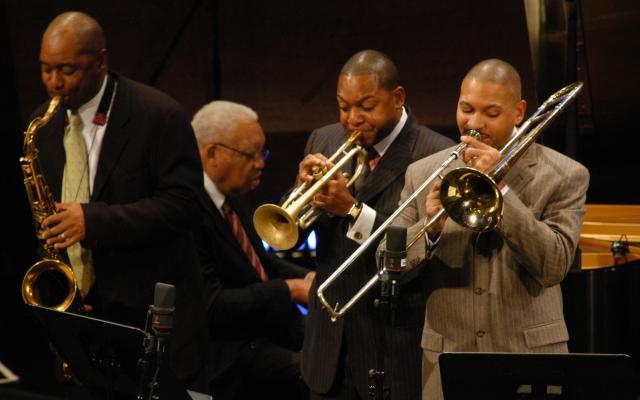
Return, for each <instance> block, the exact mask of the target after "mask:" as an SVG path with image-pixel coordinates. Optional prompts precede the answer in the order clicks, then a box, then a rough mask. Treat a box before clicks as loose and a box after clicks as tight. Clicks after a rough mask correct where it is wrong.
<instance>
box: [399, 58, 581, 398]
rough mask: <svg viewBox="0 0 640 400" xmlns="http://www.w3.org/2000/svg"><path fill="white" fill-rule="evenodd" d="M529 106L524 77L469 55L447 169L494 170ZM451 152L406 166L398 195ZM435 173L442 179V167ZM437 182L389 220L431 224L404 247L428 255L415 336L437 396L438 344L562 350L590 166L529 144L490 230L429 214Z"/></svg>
mask: <svg viewBox="0 0 640 400" xmlns="http://www.w3.org/2000/svg"><path fill="white" fill-rule="evenodd" d="M525 108H526V102H525V101H524V100H522V98H521V85H520V77H519V75H518V73H517V71H516V70H515V69H514V68H513V67H512V66H511V65H510V64H508V63H506V62H504V61H501V60H496V59H489V60H485V61H482V62H480V63H479V64H477V65H475V66H474V67H473V68H472V69H471V70H470V71H469V72H468V73H467V75H466V76H465V78H464V80H463V81H462V85H461V87H460V97H459V100H458V108H457V113H456V119H457V124H458V128H459V130H460V133H461V135H462V138H461V140H462V141H463V142H464V143H466V144H467V148H466V150H465V151H464V153H463V156H462V159H461V160H458V161H455V162H453V163H451V164H450V167H448V169H450V168H452V167H461V166H464V165H466V166H468V167H472V168H475V169H477V170H479V171H481V172H484V173H490V172H491V171H493V170H494V168H495V167H496V165H497V164H498V162H499V161H500V160H501V159H502V160H504V159H506V158H508V157H507V156H508V155H509V154H503V153H502V152H499V151H498V149H502V148H503V146H504V145H505V144H506V143H507V142H508V140H509V139H510V137H511V136H512V134H514V132H516V130H515V126H516V125H517V124H519V123H520V122H522V120H523V117H524V113H525ZM471 130H475V131H477V132H479V133H480V134H481V136H480V139H479V140H478V139H474V138H472V137H470V136H469V135H467V133H468V132H470V131H471ZM450 154H451V149H448V150H445V151H441V152H439V153H437V154H434V155H432V156H430V157H427V158H425V159H422V160H420V161H418V162H416V163H414V164H412V165H411V166H409V168H408V169H407V174H406V178H405V182H406V183H405V187H404V189H403V191H402V199H406V198H407V197H409V196H411V194H412V193H413V192H414V191H415V188H416V187H418V186H419V185H421V184H422V183H423V182H425V181H426V179H427V177H428V176H429V175H430V174H432V172H433V171H434V170H436V168H437V167H438V165H440V164H441V163H442V161H443V160H445V159H446V158H447V157H448V156H449V155H450ZM440 176H441V177H442V176H444V177H445V181H446V171H443V172H442V174H440ZM434 182H435V183H434V184H433V185H432V186H431V188H430V189H429V188H427V190H425V191H424V192H423V193H421V194H420V195H418V196H417V197H415V199H414V200H413V201H412V202H410V203H409V204H408V205H407V206H406V208H405V209H404V210H403V211H402V213H401V214H400V216H399V217H398V219H396V221H395V222H394V224H396V225H402V226H407V227H408V234H407V237H408V238H412V237H414V234H415V232H417V231H420V230H422V229H423V228H424V226H425V225H426V224H428V223H430V224H431V226H430V227H429V229H428V236H427V237H425V238H422V237H421V238H420V239H419V240H417V241H416V242H415V246H411V247H410V248H409V249H408V256H407V260H408V262H409V264H410V265H412V264H417V263H420V262H422V261H423V260H425V259H426V260H427V261H426V264H425V265H423V266H424V275H425V276H426V278H425V280H426V282H428V288H427V295H428V298H427V303H426V304H427V305H426V314H425V320H424V330H423V333H422V343H421V345H422V349H423V382H422V383H423V392H422V398H423V399H428V400H436V399H441V398H442V397H443V393H442V388H441V381H440V371H439V365H438V356H439V355H440V354H441V353H442V352H445V351H447V352H450V351H467V352H470V351H478V352H567V341H568V339H569V336H568V332H567V327H566V325H565V321H564V317H563V312H562V294H561V291H560V282H561V281H562V280H563V279H564V277H565V276H566V274H567V272H568V271H569V268H570V266H571V264H572V262H573V258H574V255H575V250H576V246H577V243H578V239H579V235H580V227H581V224H582V219H583V215H584V212H585V206H584V203H585V198H586V191H587V187H588V183H589V173H588V171H587V170H586V168H585V167H583V166H582V165H581V164H579V163H577V162H576V161H574V160H572V159H570V158H568V157H566V156H564V155H562V154H560V153H558V152H556V151H554V150H551V149H549V148H547V147H544V146H542V145H539V144H535V143H533V144H531V145H530V147H528V148H526V149H525V150H524V152H523V153H522V154H521V155H520V158H519V161H518V162H517V163H516V164H515V165H514V166H513V167H512V168H511V170H510V172H509V173H508V174H507V175H506V177H505V179H504V180H502V181H501V182H500V184H499V186H498V187H499V188H500V192H501V193H502V199H503V209H502V210H503V211H502V216H501V220H500V222H498V224H497V226H496V227H495V229H492V230H489V231H486V232H476V231H473V230H471V229H466V228H463V227H462V226H460V225H458V224H456V223H455V222H454V221H453V220H452V218H453V213H451V214H450V215H449V216H450V217H449V218H446V217H445V218H440V219H437V220H434V221H432V219H434V218H436V217H435V215H436V213H438V212H439V211H440V210H441V209H442V207H443V205H442V203H441V199H442V197H441V194H440V185H441V183H442V181H440V179H436V180H435V181H434ZM442 184H444V183H442ZM402 203H404V201H402ZM428 221H431V222H428ZM408 240H409V239H408ZM409 241H410V240H409Z"/></svg>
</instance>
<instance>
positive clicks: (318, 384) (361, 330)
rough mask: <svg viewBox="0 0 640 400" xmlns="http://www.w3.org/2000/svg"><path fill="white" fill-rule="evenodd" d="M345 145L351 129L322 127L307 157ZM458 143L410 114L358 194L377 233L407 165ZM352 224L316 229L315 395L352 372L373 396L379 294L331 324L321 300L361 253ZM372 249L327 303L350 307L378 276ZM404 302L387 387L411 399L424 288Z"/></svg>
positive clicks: (308, 353)
mask: <svg viewBox="0 0 640 400" xmlns="http://www.w3.org/2000/svg"><path fill="white" fill-rule="evenodd" d="M345 139H346V135H345V131H344V129H343V128H342V126H341V125H340V124H333V125H329V126H326V127H323V128H321V129H318V130H316V131H314V132H312V134H311V136H310V137H309V140H308V142H307V147H306V149H305V154H308V153H322V154H324V155H326V156H330V155H331V154H333V153H334V152H335V150H336V149H337V148H338V147H339V146H340V145H341V144H342V143H343V142H344V140H345ZM452 144H453V141H451V140H450V139H448V138H446V137H444V136H442V135H440V134H438V133H436V132H434V131H432V130H430V129H428V128H426V127H424V126H421V125H419V124H418V123H417V122H416V121H415V119H414V118H413V117H412V116H411V114H410V113H409V118H408V120H407V122H406V123H405V126H404V127H403V129H402V131H401V132H400V134H399V135H398V137H397V138H396V139H395V140H394V142H393V143H392V144H391V146H390V147H389V149H388V150H387V151H386V152H385V154H384V156H383V157H382V158H381V159H380V162H379V163H378V165H377V167H376V169H375V170H374V171H373V172H372V173H371V174H369V175H368V176H367V177H366V178H365V180H364V182H363V184H362V186H361V187H360V188H359V190H358V193H357V194H356V197H357V198H358V199H359V200H360V201H362V202H364V203H366V204H367V205H368V206H370V207H372V208H374V209H375V210H376V212H377V216H376V222H375V226H374V229H375V228H376V227H377V226H379V225H380V223H382V222H383V221H384V220H385V219H386V218H387V216H388V215H390V214H391V213H392V212H393V211H394V210H395V208H396V207H397V204H398V199H399V198H400V191H401V190H402V187H403V185H404V173H405V171H406V168H407V166H408V165H409V164H410V163H411V162H413V161H416V160H419V159H420V158H422V157H426V156H427V155H429V154H433V153H435V152H437V151H439V150H442V149H444V148H447V147H449V146H451V145H452ZM348 222H349V221H348V218H337V217H334V218H329V217H328V216H326V215H323V216H322V217H321V218H318V220H317V222H316V224H315V227H314V228H315V229H316V231H317V236H318V249H317V257H316V265H317V267H316V277H315V281H314V283H313V285H312V288H311V296H310V299H309V315H308V319H307V322H306V326H305V339H304V346H303V352H302V373H303V376H304V379H305V382H306V383H307V384H308V385H309V387H310V388H311V390H312V391H314V392H316V393H326V392H327V391H329V390H330V389H331V387H332V385H333V384H334V382H335V381H336V380H337V377H339V376H340V375H344V374H345V371H346V370H347V373H348V374H349V375H350V376H351V380H352V381H353V383H354V384H355V386H356V387H357V389H358V392H359V394H360V396H361V397H362V398H367V387H368V386H369V385H370V384H371V381H370V379H369V375H368V371H369V369H370V368H375V367H376V354H377V349H378V347H377V345H378V342H377V341H376V335H377V333H378V328H379V326H380V324H379V321H378V314H379V312H378V311H377V309H375V308H374V306H373V300H374V298H375V297H376V296H377V295H379V293H380V290H379V289H375V288H374V289H372V290H371V291H370V292H369V294H368V295H367V296H365V297H364V298H362V299H360V301H359V302H358V303H357V304H356V305H355V306H354V307H353V308H352V309H351V310H349V312H348V313H347V314H346V315H345V316H344V317H343V318H341V319H339V320H338V321H337V322H331V320H330V319H329V316H328V314H327V313H326V312H325V311H324V310H323V309H322V308H321V305H320V304H319V301H318V300H317V297H316V290H317V287H318V285H319V283H321V282H324V281H325V279H326V278H327V277H328V276H329V275H330V274H331V273H332V272H333V271H334V270H335V269H336V268H337V267H338V266H339V265H340V264H342V262H343V261H344V260H345V259H346V258H347V257H348V256H349V255H350V254H351V253H353V251H355V249H356V248H357V247H358V244H357V243H356V242H353V241H351V240H350V239H347V238H346V236H345V233H346V231H347V226H348ZM369 250H370V251H368V252H365V254H363V255H362V256H361V257H360V259H359V260H357V261H356V262H355V263H354V264H353V265H352V266H351V268H350V269H349V270H348V272H347V273H345V274H344V275H343V277H342V278H341V279H338V280H336V282H335V284H334V285H333V287H332V288H330V290H328V291H327V292H326V293H325V294H326V296H327V299H331V300H335V301H340V302H341V303H342V304H344V302H345V301H346V300H348V299H349V298H351V296H353V295H354V294H355V293H356V291H357V289H359V288H360V287H361V286H362V285H363V284H364V283H365V282H366V281H367V280H369V278H371V277H372V276H373V274H374V273H375V271H376V266H375V255H374V253H375V250H376V246H375V245H374V246H372V247H371V248H370V249H369ZM398 304H399V305H398V310H397V313H396V314H397V317H396V325H395V326H394V328H393V332H392V333H393V339H392V343H389V342H386V343H384V344H383V345H384V346H385V347H386V355H387V358H388V357H389V356H391V355H392V356H393V359H392V360H391V359H385V370H386V372H387V374H388V376H387V377H386V383H389V382H391V384H392V385H393V386H392V387H391V393H392V398H394V399H412V398H417V397H419V395H420V331H421V326H422V318H423V317H424V291H423V289H422V287H421V282H416V283H415V284H414V285H413V286H406V287H403V288H402V289H401V290H400V298H399V299H398ZM388 333H391V332H390V331H388ZM341 352H342V355H343V357H342V358H341ZM392 352H393V353H392ZM344 354H346V358H347V360H346V362H345V358H344ZM338 379H339V378H338Z"/></svg>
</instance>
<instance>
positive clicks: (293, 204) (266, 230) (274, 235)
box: [253, 130, 366, 250]
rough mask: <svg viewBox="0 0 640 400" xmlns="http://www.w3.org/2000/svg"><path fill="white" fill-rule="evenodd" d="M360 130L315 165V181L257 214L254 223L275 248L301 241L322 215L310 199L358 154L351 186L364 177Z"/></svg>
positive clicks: (260, 234)
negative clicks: (302, 232) (362, 175)
mask: <svg viewBox="0 0 640 400" xmlns="http://www.w3.org/2000/svg"><path fill="white" fill-rule="evenodd" d="M360 135H361V132H360V131H357V130H356V131H353V132H351V134H350V135H349V137H348V138H347V140H346V141H345V142H344V143H343V144H342V145H341V146H340V148H338V150H336V151H335V153H333V155H332V156H331V157H330V158H329V159H328V160H327V166H326V167H324V168H320V167H318V166H314V168H313V171H312V175H313V181H312V182H310V183H309V182H304V183H303V184H301V185H299V186H298V187H297V188H296V189H294V190H293V192H291V194H290V195H289V196H288V197H287V199H286V200H285V201H284V202H283V203H282V205H280V206H278V205H276V204H263V205H261V206H260V207H258V208H257V209H256V211H255V213H254V214H253V225H254V226H255V228H256V231H257V232H258V235H259V236H260V237H261V238H262V240H264V241H265V242H267V243H268V244H269V245H270V246H271V247H274V248H277V249H282V250H288V249H290V248H292V247H293V246H295V245H296V243H297V242H298V238H299V234H300V230H305V229H307V228H308V227H309V226H311V224H313V222H314V221H315V220H316V219H317V218H318V217H319V216H320V215H321V210H318V209H317V208H315V207H313V206H312V205H311V204H310V202H311V200H312V199H313V196H315V194H316V193H318V192H319V191H320V190H321V189H322V187H323V186H324V185H325V184H326V183H327V182H328V181H329V180H330V179H331V178H332V177H333V176H334V175H335V174H336V173H337V172H338V171H339V170H341V169H342V168H343V167H344V165H345V164H346V163H347V162H349V161H351V159H352V158H354V157H356V163H357V164H356V170H355V171H354V173H353V175H351V176H349V175H348V174H346V173H344V175H345V177H346V178H347V179H348V181H347V187H350V186H351V185H352V184H353V183H354V182H355V181H356V180H357V179H358V177H360V175H361V174H362V172H363V170H364V166H365V162H366V161H365V159H366V152H365V150H364V149H363V148H362V146H360V145H358V144H357V143H356V140H357V139H358V138H359V137H360Z"/></svg>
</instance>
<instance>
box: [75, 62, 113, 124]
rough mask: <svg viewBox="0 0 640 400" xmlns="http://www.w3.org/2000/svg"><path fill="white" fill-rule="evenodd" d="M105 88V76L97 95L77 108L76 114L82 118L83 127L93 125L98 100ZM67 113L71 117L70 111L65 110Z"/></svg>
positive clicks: (98, 103)
mask: <svg viewBox="0 0 640 400" xmlns="http://www.w3.org/2000/svg"><path fill="white" fill-rule="evenodd" d="M106 87H107V76H106V75H105V77H104V79H103V81H102V86H101V87H100V90H99V91H98V93H96V95H95V96H93V97H92V98H91V100H89V101H87V102H86V103H84V104H83V105H81V106H80V107H78V114H79V115H80V118H82V124H83V126H89V125H90V124H93V117H94V116H95V115H96V111H98V106H99V105H100V99H101V98H102V95H103V94H104V91H105V89H106ZM67 113H69V115H71V110H67Z"/></svg>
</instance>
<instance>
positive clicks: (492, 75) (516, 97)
mask: <svg viewBox="0 0 640 400" xmlns="http://www.w3.org/2000/svg"><path fill="white" fill-rule="evenodd" d="M464 80H465V81H466V80H475V81H478V82H482V83H486V82H490V83H495V84H497V85H502V86H505V87H506V88H508V89H509V90H510V92H511V94H512V100H513V101H514V102H518V101H520V100H521V99H522V86H521V83H520V74H518V71H516V69H515V68H514V67H513V66H512V65H511V64H509V63H508V62H506V61H502V60H499V59H497V58H490V59H488V60H484V61H480V62H479V63H478V64H476V65H474V66H473V68H471V69H470V70H469V72H467V75H466V76H465V77H464Z"/></svg>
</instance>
